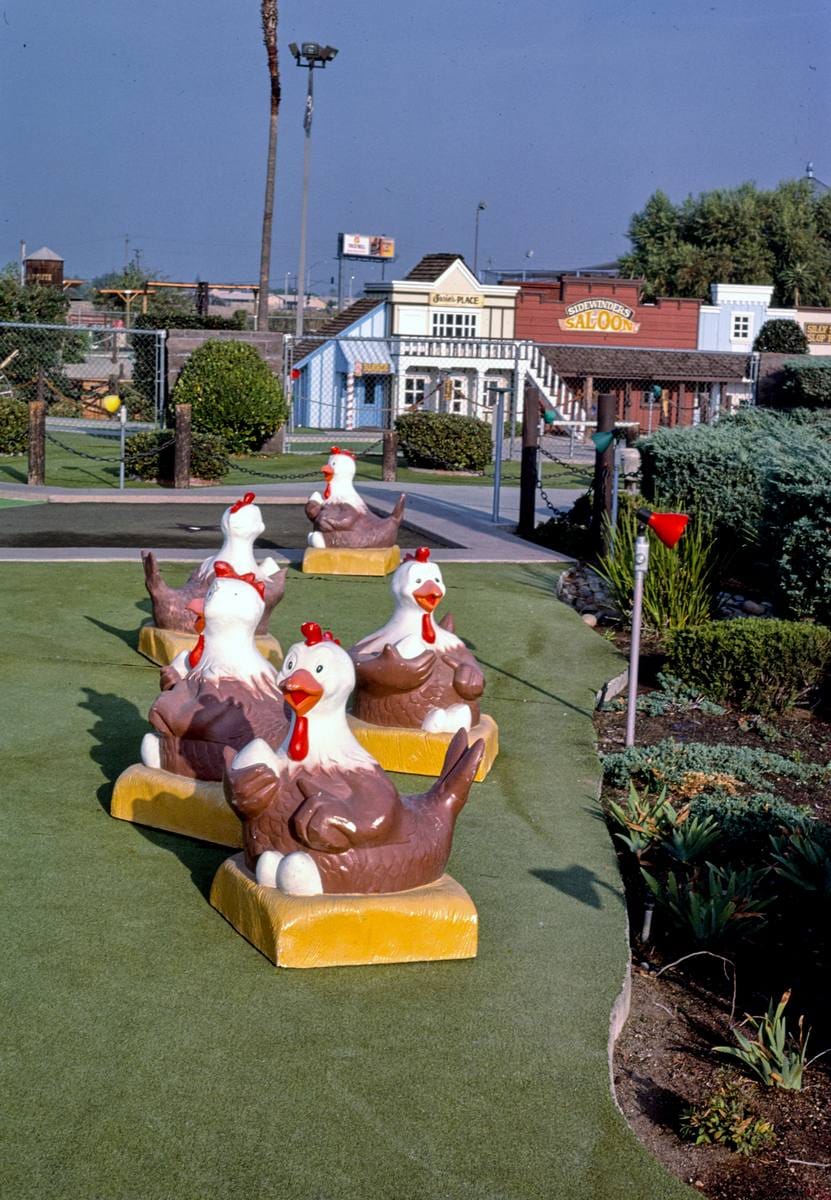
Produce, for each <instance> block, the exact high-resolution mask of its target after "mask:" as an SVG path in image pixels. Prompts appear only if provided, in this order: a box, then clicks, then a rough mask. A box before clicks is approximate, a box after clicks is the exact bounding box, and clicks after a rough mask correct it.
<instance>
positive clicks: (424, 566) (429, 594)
mask: <svg viewBox="0 0 831 1200" xmlns="http://www.w3.org/2000/svg"><path fill="white" fill-rule="evenodd" d="M446 591H447V589H446V588H445V586H444V580H443V579H442V574H441V568H440V567H439V565H438V563H434V562H430V551H429V549H428V548H427V546H419V548H418V550H416V552H415V554H414V555H413V554H408V555H406V557H405V558H404V561H403V563H402V564H401V566H400V567H399V568H398V569H397V571H396V572H395V574H394V575H393V577H392V594H393V596H394V597H395V601H396V604H397V605H398V606H399V607H400V608H417V609H421V611H422V612H426V613H428V614H429V613H432V612H433V610H434V609H435V608H437V607H438V606H439V604H441V602H442V600H443V599H444V595H445V592H446Z"/></svg>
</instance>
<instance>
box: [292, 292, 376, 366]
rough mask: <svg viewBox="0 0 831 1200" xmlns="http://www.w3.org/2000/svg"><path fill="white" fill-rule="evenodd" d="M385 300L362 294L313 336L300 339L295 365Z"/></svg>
mask: <svg viewBox="0 0 831 1200" xmlns="http://www.w3.org/2000/svg"><path fill="white" fill-rule="evenodd" d="M382 303H383V301H382V300H379V299H378V297H377V296H361V298H360V300H356V301H355V303H354V304H350V305H349V308H345V309H344V310H343V312H339V313H338V315H337V316H336V317H332V319H331V321H326V322H325V323H324V324H323V325H321V327H320V329H318V330H317V332H316V333H315V334H314V336H313V337H311V336H307V337H304V338H303V339H302V341H299V342H298V343H297V345H296V346H295V347H294V355H293V362H294V363H295V365H296V364H297V363H299V362H300V360H301V358H306V356H307V355H309V354H311V352H312V351H313V350H317V348H318V346H322V345H323V343H324V342H327V341H328V340H329V339H330V338H333V337H337V335H338V334H339V333H343V331H344V329H348V328H349V326H350V325H354V323H355V322H356V321H359V320H360V319H361V317H365V316H366V315H367V313H371V312H372V310H373V309H374V308H378V306H379V304H382Z"/></svg>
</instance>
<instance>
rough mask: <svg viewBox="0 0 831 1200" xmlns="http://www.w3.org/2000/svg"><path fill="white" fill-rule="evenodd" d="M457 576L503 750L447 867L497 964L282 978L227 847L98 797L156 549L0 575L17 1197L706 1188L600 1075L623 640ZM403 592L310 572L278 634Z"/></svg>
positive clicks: (117, 755)
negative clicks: (596, 706) (233, 914)
mask: <svg viewBox="0 0 831 1200" xmlns="http://www.w3.org/2000/svg"><path fill="white" fill-rule="evenodd" d="M184 574H185V570H184V568H182V569H181V570H180V578H183V577H184ZM445 574H446V579H447V581H448V583H449V596H448V600H447V602H446V604H445V606H444V609H445V611H446V610H451V611H453V612H455V614H456V616H457V619H458V622H459V627H460V629H461V630H462V632H463V633H464V634H465V635H466V636H467V637H468V638H469V639H470V640H471V642H472V644H473V646H474V648H475V649H476V651H477V653H478V655H479V657H480V660H481V661H482V662H483V664H485V667H486V671H487V675H488V694H487V695H488V703H487V709H488V711H490V712H491V713H492V714H493V716H495V717H496V719H497V721H498V722H499V725H500V730H501V742H502V747H503V749H502V754H501V757H500V758H499V759H498V761H497V763H496V765H495V767H494V770H493V771H492V773H491V775H490V776H489V778H488V779H487V780H486V782H484V783H482V784H477V785H476V786H475V788H474V792H473V794H472V797H471V800H470V801H469V803H468V805H467V807H466V808H465V810H464V811H463V813H462V815H461V818H460V820H459V824H458V828H457V834H456V841H455V846H454V852H453V857H452V860H451V863H450V870H451V872H452V874H453V875H454V876H455V877H456V878H457V879H458V880H459V881H460V882H461V883H462V884H463V886H464V887H465V888H466V889H467V890H468V891H469V892H470V894H471V896H472V897H473V899H474V901H475V902H476V904H477V906H478V909H479V916H480V934H481V936H480V948H479V957H478V958H477V959H476V960H473V961H469V962H457V963H439V964H418V965H412V966H399V967H378V968H344V969H330V970H321V971H308V972H291V971H277V970H275V969H274V968H273V967H272V966H271V965H270V964H269V963H268V962H267V961H266V960H265V959H264V958H262V957H261V956H260V955H259V954H257V952H256V951H255V950H254V949H252V947H251V946H249V945H248V944H247V943H246V942H245V941H243V939H242V938H240V937H239V936H238V935H237V934H236V933H235V932H234V931H233V929H231V927H230V926H229V925H227V924H226V923H225V922H224V921H223V920H222V918H221V917H220V916H219V915H218V914H217V913H216V912H214V910H213V909H211V908H210V906H209V905H208V903H207V900H206V892H207V890H208V887H209V885H210V881H211V878H212V875H213V873H214V871H215V869H216V867H217V865H218V863H219V862H220V860H221V858H222V856H223V851H221V850H219V849H217V848H215V847H209V846H206V845H201V844H197V843H194V842H191V841H188V840H187V839H183V838H177V837H175V836H173V835H166V834H162V833H158V832H153V831H150V830H142V829H140V828H138V827H135V826H131V825H128V824H125V823H123V822H120V821H114V820H112V819H111V818H110V817H109V815H108V813H107V803H108V798H109V792H110V786H111V781H112V780H113V779H114V778H115V776H116V775H117V774H118V773H119V771H120V770H121V769H122V768H123V767H124V766H126V765H127V764H128V763H130V762H133V761H135V760H136V757H137V753H138V745H139V740H140V738H141V735H142V733H143V732H144V730H145V728H146V725H145V714H146V712H147V708H148V706H149V704H150V702H151V700H152V699H153V696H154V695H155V693H156V688H157V672H156V670H154V669H153V668H152V667H150V666H149V665H148V664H146V663H145V662H143V660H142V659H140V658H139V657H138V656H137V655H136V654H135V652H134V650H133V646H134V645H135V640H136V639H135V631H136V628H137V626H138V624H139V621H140V620H141V619H142V617H143V616H144V615H145V613H146V607H147V606H146V604H145V603H144V602H143V601H142V595H143V592H142V586H141V575H140V570H139V568H138V567H137V566H135V565H132V564H117V565H107V566H90V565H84V566H78V565H59V566H55V565H46V564H44V565H34V566H30V565H25V566H24V565H7V566H6V567H5V569H4V571H3V572H2V576H0V588H1V589H2V592H3V597H2V599H3V610H2V611H3V613H4V619H3V640H2V657H3V664H2V665H3V678H4V681H5V684H4V687H5V695H4V705H5V713H6V719H5V721H4V724H3V734H2V739H3V742H2V745H3V750H4V759H3V762H4V768H3V769H4V779H3V785H4V786H3V788H2V796H3V807H4V810H5V821H4V825H5V831H6V837H5V846H4V863H3V866H4V870H3V879H4V893H5V894H4V913H5V922H4V925H5V932H6V953H5V960H4V971H3V992H4V1001H5V1003H4V1008H3V1011H4V1020H3V1032H2V1037H3V1041H4V1043H5V1047H4V1053H3V1068H2V1075H0V1079H2V1087H3V1096H4V1104H3V1108H4V1117H5V1121H4V1125H5V1129H4V1134H5V1136H4V1146H5V1149H4V1162H3V1167H2V1168H0V1174H2V1175H3V1176H4V1177H5V1178H4V1183H5V1187H4V1194H6V1195H9V1196H14V1197H15V1198H16V1200H29V1198H32V1200H34V1198H35V1197H38V1198H40V1197H43V1196H48V1197H50V1200H55V1198H60V1200H99V1198H100V1200H168V1198H172V1197H185V1198H187V1200H214V1198H216V1200H219V1198H220V1197H222V1198H223V1200H224V1198H225V1197H228V1196H237V1195H238V1196H244V1197H246V1198H247V1200H260V1198H262V1200H266V1198H268V1200H273V1198H275V1197H280V1198H285V1200H457V1198H458V1200H531V1198H537V1197H539V1198H540V1200H542V1198H543V1197H545V1198H546V1200H566V1198H569V1200H571V1198H574V1200H594V1198H596V1200H618V1198H620V1200H624V1198H625V1200H634V1198H637V1200H671V1198H674V1197H678V1198H679V1200H680V1198H681V1197H683V1196H685V1195H690V1194H691V1193H689V1192H688V1191H687V1189H685V1188H684V1187H683V1186H682V1185H680V1184H679V1183H677V1182H676V1181H675V1180H672V1179H670V1178H669V1177H668V1176H667V1175H666V1174H665V1173H664V1171H663V1170H662V1168H660V1167H659V1166H658V1165H657V1164H656V1163H654V1162H653V1161H652V1160H651V1159H650V1158H649V1157H648V1156H647V1155H646V1153H645V1152H644V1151H643V1150H642V1149H641V1148H640V1146H639V1145H638V1143H637V1142H636V1140H635V1139H634V1137H633V1135H632V1134H631V1133H630V1132H629V1130H628V1129H627V1128H626V1126H625V1124H624V1122H623V1120H622V1118H621V1117H620V1115H619V1114H618V1112H617V1110H616V1109H615V1107H614V1105H613V1103H612V1099H611V1097H610V1094H609V1084H608V1064H607V1036H608V1025H609V1012H610V1009H611V1007H612V1004H613V1001H614V999H615V996H616V994H617V992H618V989H619V987H620V983H621V980H622V977H623V973H624V968H625V963H626V945H625V931H624V910H623V907H622V899H621V891H620V885H619V880H618V876H617V871H616V866H615V859H614V855H613V851H612V847H611V844H610V842H609V839H608V836H607V834H606V831H605V827H604V825H603V824H602V822H600V821H599V820H598V817H597V808H596V801H595V796H596V789H597V784H598V776H599V770H598V764H597V760H596V757H595V753H594V748H593V731H592V725H591V720H590V717H591V709H592V702H593V691H594V689H595V688H597V687H598V685H599V684H600V683H601V681H602V680H603V679H604V678H607V677H608V676H610V675H612V674H614V673H615V672H616V671H617V669H618V668H619V660H618V658H617V657H616V655H615V654H614V653H613V651H612V649H611V648H610V647H609V645H608V644H607V643H606V642H604V641H603V640H602V639H600V638H598V637H597V636H596V635H594V634H592V633H590V631H588V630H587V629H586V628H585V626H584V625H583V624H582V623H581V622H580V620H579V618H578V617H577V616H576V615H575V614H574V613H572V612H571V611H570V610H568V609H566V608H565V607H564V606H562V605H560V604H558V603H557V602H556V601H555V599H554V596H553V584H554V580H555V574H554V572H553V571H552V570H551V569H550V568H547V567H546V568H540V567H521V566H499V567H482V566H461V565H454V566H450V567H447V568H446V572H445ZM171 575H172V576H174V572H173V570H172V569H171ZM388 595H389V593H388V584H387V583H385V582H384V581H383V580H381V579H379V580H369V581H364V580H351V579H330V580H321V579H315V578H313V577H304V576H302V575H301V574H299V573H298V572H296V571H292V572H291V577H290V579H289V584H288V589H287V594H286V598H285V600H284V601H283V603H282V604H281V605H280V606H279V608H278V609H277V610H276V613H275V616H274V619H273V622H272V630H273V632H275V633H276V634H277V635H278V636H279V637H280V638H281V640H282V641H283V643H284V645H288V644H289V643H290V642H291V640H292V636H293V634H294V632H295V631H296V630H297V628H298V626H299V624H300V622H301V621H302V620H319V621H320V622H321V623H323V624H325V625H327V626H331V627H332V628H333V629H334V630H335V631H336V633H337V635H338V636H339V637H340V638H341V639H342V640H343V641H344V642H346V643H348V642H349V641H350V640H351V639H354V638H355V637H357V636H358V635H359V634H363V633H366V632H367V630H368V629H370V628H372V627H373V626H374V625H376V624H378V623H380V622H381V621H382V620H383V619H385V616H386V613H387V609H388ZM399 782H400V783H401V786H402V788H403V789H404V790H410V791H415V790H419V788H420V787H421V781H420V780H419V779H417V778H414V777H412V776H410V777H408V778H406V779H403V778H402V779H400V781H399Z"/></svg>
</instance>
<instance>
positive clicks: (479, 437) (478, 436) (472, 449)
mask: <svg viewBox="0 0 831 1200" xmlns="http://www.w3.org/2000/svg"><path fill="white" fill-rule="evenodd" d="M395 428H396V429H397V430H398V437H399V443H400V446H401V449H402V451H403V453H404V456H405V458H406V460H407V462H408V463H409V464H410V466H413V467H432V468H434V469H435V470H439V471H484V469H485V467H487V465H488V463H489V462H490V461H491V453H492V444H491V438H492V434H491V427H490V425H488V423H487V421H480V420H479V419H478V417H462V416H455V415H453V414H452V413H432V412H419V413H404V414H403V415H402V416H400V417H397V418H396V422H395Z"/></svg>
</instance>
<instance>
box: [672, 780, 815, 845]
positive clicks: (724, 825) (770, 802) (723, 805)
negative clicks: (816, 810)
mask: <svg viewBox="0 0 831 1200" xmlns="http://www.w3.org/2000/svg"><path fill="white" fill-rule="evenodd" d="M690 815H691V816H700V817H712V818H713V820H714V821H716V823H717V824H718V826H719V830H720V835H719V845H718V857H719V858H725V859H727V860H732V859H735V858H740V859H741V860H742V861H745V862H754V861H761V860H763V859H764V858H765V857H766V856H767V855H768V854H769V851H770V839H771V837H776V836H778V835H781V834H782V833H790V832H791V831H800V830H803V829H806V828H808V826H809V823H810V822H811V820H812V818H811V816H810V814H809V813H808V811H807V810H806V809H804V808H797V807H796V805H795V804H789V803H788V801H787V800H783V799H782V798H781V797H780V796H776V795H774V794H773V793H772V792H753V793H751V794H750V795H746V796H735V795H731V794H730V793H728V792H725V791H721V790H718V789H714V790H712V791H707V792H700V793H699V795H697V796H694V797H693V799H692V800H691V801H690Z"/></svg>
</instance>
